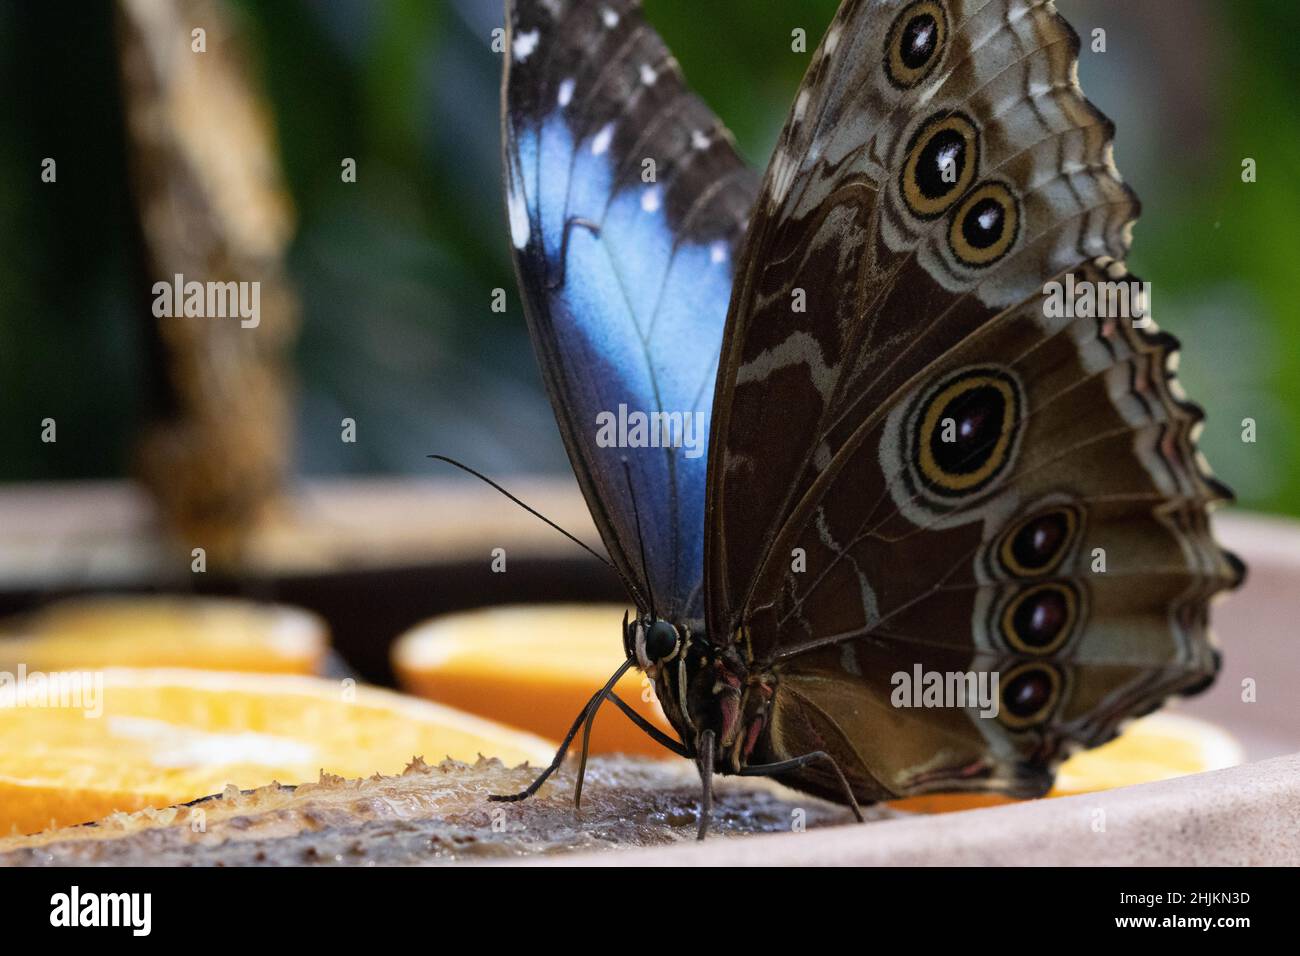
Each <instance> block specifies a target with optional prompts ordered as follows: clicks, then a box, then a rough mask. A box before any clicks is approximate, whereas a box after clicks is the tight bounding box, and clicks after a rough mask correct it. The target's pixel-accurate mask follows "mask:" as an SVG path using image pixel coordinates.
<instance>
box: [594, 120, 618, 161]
mask: <svg viewBox="0 0 1300 956" xmlns="http://www.w3.org/2000/svg"><path fill="white" fill-rule="evenodd" d="M613 141H614V124H613V123H606V124H605V125H604V126H602V127H601V129H600V132H599V133H597V134H596V138H595V139H593V140H592V141H591V155H593V156H602V155H604V154H605V153H606V152H608V151H609V144H610V143H612V142H613Z"/></svg>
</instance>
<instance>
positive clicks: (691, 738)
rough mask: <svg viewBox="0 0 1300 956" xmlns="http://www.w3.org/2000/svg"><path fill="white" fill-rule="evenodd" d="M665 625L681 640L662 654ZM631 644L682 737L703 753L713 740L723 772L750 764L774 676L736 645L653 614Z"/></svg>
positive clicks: (633, 632) (641, 622) (634, 633)
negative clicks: (751, 663) (753, 663)
mask: <svg viewBox="0 0 1300 956" xmlns="http://www.w3.org/2000/svg"><path fill="white" fill-rule="evenodd" d="M664 625H667V626H668V627H672V629H673V632H674V634H675V635H676V641H675V643H674V644H673V645H672V647H671V649H670V650H668V652H667V653H661V654H660V655H657V656H656V655H655V654H654V653H652V652H653V651H655V650H659V651H663V650H664V649H665V647H666V646H667V645H666V642H665V643H659V644H658V646H657V647H656V646H655V645H656V642H655V640H654V638H655V636H659V637H660V638H661V640H662V639H663V638H664V637H666V635H667V632H666V630H664ZM656 628H658V633H657V635H656ZM628 643H629V648H628V650H629V653H630V654H631V655H634V656H636V657H637V658H638V663H639V664H640V665H641V667H642V669H643V670H644V671H645V672H646V674H647V676H649V677H650V678H651V680H653V681H654V684H655V693H656V694H657V696H658V698H659V703H660V705H661V706H662V707H663V710H664V714H665V716H667V718H668V720H669V722H670V723H671V724H672V725H673V728H674V729H675V730H676V731H677V733H678V735H679V736H680V737H681V739H682V741H683V742H684V743H685V744H686V745H687V746H688V747H689V748H690V749H691V750H693V751H695V752H696V753H697V754H698V753H699V751H700V749H701V746H702V741H704V740H706V739H711V740H712V741H713V750H714V763H715V765H716V767H717V768H718V770H719V771H720V772H723V773H727V772H737V771H739V770H740V769H741V768H742V767H744V766H745V765H746V764H747V763H748V762H749V758H750V755H751V754H752V753H753V752H754V749H755V746H756V744H757V743H758V740H759V738H760V736H761V735H762V732H763V730H764V729H765V727H766V724H767V712H768V706H769V704H770V702H771V699H772V690H773V686H774V680H773V678H772V676H771V675H768V674H763V673H758V672H755V671H754V670H752V669H751V668H750V666H749V665H748V664H747V663H746V662H745V660H744V658H743V656H742V655H741V653H740V652H739V650H738V648H737V646H736V645H735V644H732V643H728V644H726V645H723V646H718V645H716V644H714V643H713V642H711V641H709V640H708V638H707V636H706V635H704V634H700V633H694V632H692V631H691V629H690V628H689V627H688V626H686V625H682V624H670V623H669V622H664V621H656V620H652V619H649V618H648V616H647V617H646V618H643V619H640V620H638V621H636V622H634V624H633V626H632V628H631V630H630V634H629V642H628ZM647 648H648V649H647ZM709 731H711V732H712V733H711V736H706V732H709Z"/></svg>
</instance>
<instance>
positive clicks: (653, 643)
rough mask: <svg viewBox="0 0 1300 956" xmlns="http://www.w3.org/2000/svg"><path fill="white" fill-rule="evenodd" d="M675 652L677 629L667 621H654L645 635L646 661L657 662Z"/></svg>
mask: <svg viewBox="0 0 1300 956" xmlns="http://www.w3.org/2000/svg"><path fill="white" fill-rule="evenodd" d="M675 650H677V628H675V627H673V626H672V625H671V624H669V623H668V622H667V621H655V622H654V623H653V624H651V625H650V629H649V630H648V631H646V635H645V656H646V660H649V661H653V662H656V663H657V662H659V661H662V660H663V659H664V658H666V657H671V656H672V654H673V651H675Z"/></svg>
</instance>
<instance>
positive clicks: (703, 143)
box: [691, 129, 709, 149]
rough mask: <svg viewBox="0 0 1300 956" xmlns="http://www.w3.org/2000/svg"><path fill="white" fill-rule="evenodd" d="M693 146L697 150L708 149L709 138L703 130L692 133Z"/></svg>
mask: <svg viewBox="0 0 1300 956" xmlns="http://www.w3.org/2000/svg"><path fill="white" fill-rule="evenodd" d="M691 145H692V146H693V147H695V148H696V149H708V148H709V137H708V136H706V135H705V133H704V131H703V130H698V129H697V130H695V131H694V132H692V133H691Z"/></svg>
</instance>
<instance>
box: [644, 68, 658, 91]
mask: <svg viewBox="0 0 1300 956" xmlns="http://www.w3.org/2000/svg"><path fill="white" fill-rule="evenodd" d="M657 79H659V74H658V73H656V72H655V68H654V67H653V66H651V65H650V64H649V63H642V64H641V82H642V83H644V84H645V85H646V86H654V85H655V80H657Z"/></svg>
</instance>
